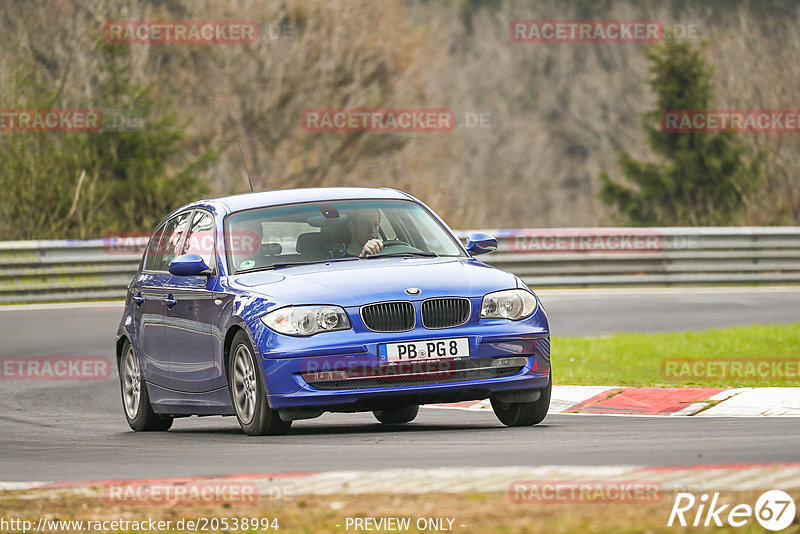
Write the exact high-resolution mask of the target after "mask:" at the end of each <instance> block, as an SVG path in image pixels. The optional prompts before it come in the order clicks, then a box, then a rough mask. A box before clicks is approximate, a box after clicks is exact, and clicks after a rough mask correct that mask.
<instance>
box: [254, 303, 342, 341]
mask: <svg viewBox="0 0 800 534" xmlns="http://www.w3.org/2000/svg"><path fill="white" fill-rule="evenodd" d="M261 322H263V323H264V324H265V325H267V326H268V327H269V328H271V329H272V330H275V331H276V332H280V333H281V334H286V335H288V336H313V335H314V334H318V333H320V332H332V331H334V330H347V329H349V328H350V320H349V319H348V318H347V314H346V313H345V312H344V310H343V309H342V308H340V307H339V306H287V307H285V308H281V309H279V310H275V311H271V312H269V313H268V314H266V315H263V316H262V317H261Z"/></svg>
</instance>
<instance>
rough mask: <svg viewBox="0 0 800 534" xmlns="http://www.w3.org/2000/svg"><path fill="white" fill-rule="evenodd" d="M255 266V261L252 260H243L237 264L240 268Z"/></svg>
mask: <svg viewBox="0 0 800 534" xmlns="http://www.w3.org/2000/svg"><path fill="white" fill-rule="evenodd" d="M255 266H256V262H254V261H253V260H244V261H243V262H242V263H240V264H239V267H240V268H241V269H251V268H253V267H255Z"/></svg>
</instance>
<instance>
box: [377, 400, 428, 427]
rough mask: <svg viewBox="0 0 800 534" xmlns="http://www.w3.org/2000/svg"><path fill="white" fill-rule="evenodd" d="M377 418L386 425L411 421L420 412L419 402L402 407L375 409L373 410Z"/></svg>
mask: <svg viewBox="0 0 800 534" xmlns="http://www.w3.org/2000/svg"><path fill="white" fill-rule="evenodd" d="M372 413H373V414H374V415H375V419H377V420H378V421H380V422H381V423H383V424H384V425H402V424H403V423H410V422H411V421H413V420H414V418H416V417H417V414H418V413H419V404H409V405H408V406H401V407H400V408H390V409H388V410H375V411H374V412H372Z"/></svg>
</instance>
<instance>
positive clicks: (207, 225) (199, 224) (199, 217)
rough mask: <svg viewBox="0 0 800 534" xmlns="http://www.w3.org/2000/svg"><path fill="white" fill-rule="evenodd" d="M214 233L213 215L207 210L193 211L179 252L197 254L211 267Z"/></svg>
mask: <svg viewBox="0 0 800 534" xmlns="http://www.w3.org/2000/svg"><path fill="white" fill-rule="evenodd" d="M214 234H215V231H214V217H213V216H212V215H211V214H210V213H208V212H207V211H203V210H197V211H195V212H194V217H193V220H192V225H191V226H190V227H189V233H188V234H187V235H186V242H185V243H184V244H183V252H181V254H197V255H198V256H200V257H201V258H203V261H205V262H206V265H208V266H209V267H212V268H213V267H214V265H213V264H212V261H213V260H212V258H213V257H214V243H215V239H214Z"/></svg>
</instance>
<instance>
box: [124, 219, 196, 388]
mask: <svg viewBox="0 0 800 534" xmlns="http://www.w3.org/2000/svg"><path fill="white" fill-rule="evenodd" d="M188 218H189V213H182V214H179V215H177V216H175V217H173V218H171V219H170V220H169V221H167V222H166V223H165V224H164V225H162V226H161V227H160V228H159V229H158V230H157V231H156V233H155V234H154V237H153V239H151V240H150V245H149V246H148V250H147V253H146V255H145V258H144V263H143V265H142V272H141V273H140V274H139V276H137V277H136V279H135V280H134V281H133V283H132V284H131V288H130V291H131V296H132V298H133V301H134V303H135V307H136V309H135V315H134V317H135V321H136V325H135V331H136V336H137V342H138V349H139V352H140V354H141V359H142V371H143V372H144V375H145V379H146V380H147V381H148V382H151V383H153V384H156V385H160V386H163V387H169V385H170V376H169V371H170V362H169V357H170V356H169V347H168V346H167V338H166V334H165V332H164V306H165V304H164V301H165V299H166V298H167V297H168V295H169V287H168V286H169V283H170V279H171V277H172V275H171V274H169V272H168V271H167V269H166V265H169V261H167V258H166V256H167V251H168V248H169V244H170V243H173V244H174V243H175V241H176V240H178V239H180V237H181V236H182V234H183V233H184V232H185V229H186V225H187V223H188ZM170 261H171V259H170Z"/></svg>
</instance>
